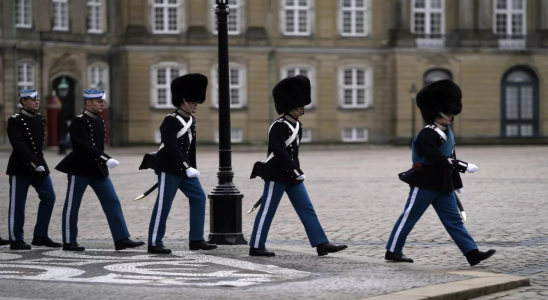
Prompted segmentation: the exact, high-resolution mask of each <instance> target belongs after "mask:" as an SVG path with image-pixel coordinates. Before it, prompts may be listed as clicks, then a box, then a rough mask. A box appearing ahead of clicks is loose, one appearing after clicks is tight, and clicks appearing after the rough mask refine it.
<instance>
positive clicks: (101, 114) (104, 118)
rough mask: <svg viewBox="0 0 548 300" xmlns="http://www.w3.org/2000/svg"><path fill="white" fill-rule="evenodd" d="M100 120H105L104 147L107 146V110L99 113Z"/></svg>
mask: <svg viewBox="0 0 548 300" xmlns="http://www.w3.org/2000/svg"><path fill="white" fill-rule="evenodd" d="M99 115H100V116H101V118H103V120H105V145H108V138H109V131H108V128H109V127H108V108H104V109H103V111H102V112H100V113H99Z"/></svg>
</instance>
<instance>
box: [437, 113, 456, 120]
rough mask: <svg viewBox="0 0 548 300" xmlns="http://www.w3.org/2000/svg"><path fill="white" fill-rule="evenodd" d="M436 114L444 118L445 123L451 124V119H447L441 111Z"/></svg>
mask: <svg viewBox="0 0 548 300" xmlns="http://www.w3.org/2000/svg"><path fill="white" fill-rule="evenodd" d="M438 114H440V116H441V117H442V118H444V119H445V120H446V121H447V122H453V118H449V117H448V116H446V115H445V114H444V113H442V112H441V111H440V112H438Z"/></svg>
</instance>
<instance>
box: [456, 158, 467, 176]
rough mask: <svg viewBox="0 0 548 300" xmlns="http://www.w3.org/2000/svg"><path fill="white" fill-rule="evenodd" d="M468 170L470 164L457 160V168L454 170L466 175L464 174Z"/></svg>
mask: <svg viewBox="0 0 548 300" xmlns="http://www.w3.org/2000/svg"><path fill="white" fill-rule="evenodd" d="M467 168H468V163H466V162H463V161H460V160H456V159H455V168H454V169H456V170H458V171H459V172H461V173H464V172H466V169H467Z"/></svg>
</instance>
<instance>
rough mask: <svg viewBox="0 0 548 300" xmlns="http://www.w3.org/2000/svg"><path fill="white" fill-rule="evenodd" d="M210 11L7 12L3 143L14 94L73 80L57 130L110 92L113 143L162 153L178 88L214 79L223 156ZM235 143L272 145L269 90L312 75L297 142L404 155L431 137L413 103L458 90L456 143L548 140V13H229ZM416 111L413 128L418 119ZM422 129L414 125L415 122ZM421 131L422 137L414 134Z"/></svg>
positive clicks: (412, 8) (335, 4) (187, 5)
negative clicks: (435, 87) (422, 94)
mask: <svg viewBox="0 0 548 300" xmlns="http://www.w3.org/2000/svg"><path fill="white" fill-rule="evenodd" d="M214 2H215V1H213V0H208V1H205V0H13V1H11V0H10V1H7V0H6V1H2V2H1V4H0V70H1V74H0V108H1V110H0V130H1V131H0V141H3V142H4V143H6V142H7V140H6V136H5V132H6V130H5V126H6V124H7V119H8V118H9V116H10V115H11V114H13V113H14V112H15V111H17V110H18V108H17V98H16V93H17V90H19V89H21V88H26V87H30V86H32V87H34V88H36V89H37V90H39V91H40V93H41V94H42V95H43V97H42V99H44V101H43V103H44V104H43V105H42V109H43V110H44V113H46V107H45V106H46V105H45V104H46V103H45V102H46V95H51V94H52V91H54V90H56V89H57V87H58V85H59V83H60V81H61V80H63V79H65V80H66V82H68V83H69V85H70V90H69V95H67V96H66V97H65V98H63V99H61V101H62V102H63V111H62V112H63V116H73V115H75V114H77V113H79V112H80V111H81V110H82V108H83V101H82V100H81V96H80V95H81V94H82V90H83V89H86V88H92V87H94V88H98V87H99V88H103V89H105V90H106V91H107V93H108V95H109V96H108V100H109V108H108V118H109V121H110V122H109V136H110V138H109V141H110V143H111V144H114V145H128V144H151V143H158V142H159V133H158V131H157V129H158V126H159V124H160V123H161V121H162V119H163V118H164V116H165V115H166V114H167V113H169V112H170V111H171V110H172V107H171V105H170V99H169V97H170V95H169V81H170V80H171V79H172V78H174V77H175V76H180V75H182V74H184V73H203V74H206V75H207V76H208V77H209V79H210V84H209V90H208V99H207V101H206V102H205V103H204V104H203V105H201V106H200V107H199V111H198V113H197V114H196V117H197V120H198V123H199V124H198V139H199V140H200V141H201V142H203V143H214V142H215V141H216V133H217V126H218V109H217V107H216V101H217V100H216V99H217V96H216V76H217V75H216V64H217V45H216V44H217V35H216V26H215V14H214V9H215V4H214ZM228 2H229V4H230V6H231V15H230V19H229V34H230V36H229V43H230V62H231V67H230V90H231V108H232V139H233V142H235V143H251V144H263V143H264V142H265V141H266V138H267V137H266V129H267V128H268V126H269V124H270V122H271V121H272V120H273V119H274V118H276V117H277V114H276V113H275V110H274V107H273V103H272V99H271V96H270V91H271V90H272V87H273V86H274V84H275V83H276V82H277V81H279V80H280V79H281V78H284V77H286V76H291V75H295V74H304V75H306V76H308V77H309V78H310V79H311V81H312V84H313V103H312V105H311V106H310V107H309V108H308V109H307V111H306V116H305V118H304V119H303V122H304V125H305V132H304V137H303V139H304V141H306V142H317V143H340V142H350V143H353V142H369V143H388V142H398V141H408V140H409V138H410V137H411V135H412V134H415V133H416V132H418V131H419V130H420V128H421V127H422V126H423V123H422V119H421V117H420V112H419V111H418V110H416V109H415V110H414V109H413V106H412V98H413V96H414V94H413V93H412V92H410V89H411V87H412V86H413V85H414V86H415V87H416V89H417V90H418V89H420V88H421V87H423V86H424V85H425V84H428V83H429V82H432V81H435V80H439V79H443V78H449V79H452V80H454V81H455V82H457V83H458V84H459V85H460V86H461V87H462V89H463V93H464V100H463V101H464V110H463V113H462V115H461V116H459V117H458V118H457V121H456V122H455V124H454V131H455V134H456V136H457V138H459V139H461V140H468V141H483V142H490V141H495V142H504V141H508V142H520V141H527V142H545V141H547V140H548V105H546V100H547V99H548V90H546V89H545V88H544V86H545V84H543V83H544V81H545V80H548V0H521V1H520V0H517V1H512V0H229V1H228ZM413 113H414V115H413ZM413 120H414V124H413ZM413 125H414V126H413Z"/></svg>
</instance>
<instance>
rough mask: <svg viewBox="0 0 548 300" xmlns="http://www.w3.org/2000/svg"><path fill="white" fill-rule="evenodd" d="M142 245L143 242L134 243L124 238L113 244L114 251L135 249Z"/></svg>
mask: <svg viewBox="0 0 548 300" xmlns="http://www.w3.org/2000/svg"><path fill="white" fill-rule="evenodd" d="M144 245H145V243H144V242H134V241H132V240H130V239H129V238H125V239H122V240H119V241H116V242H114V248H115V249H116V251H118V250H124V249H128V248H137V247H141V246H144Z"/></svg>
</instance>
